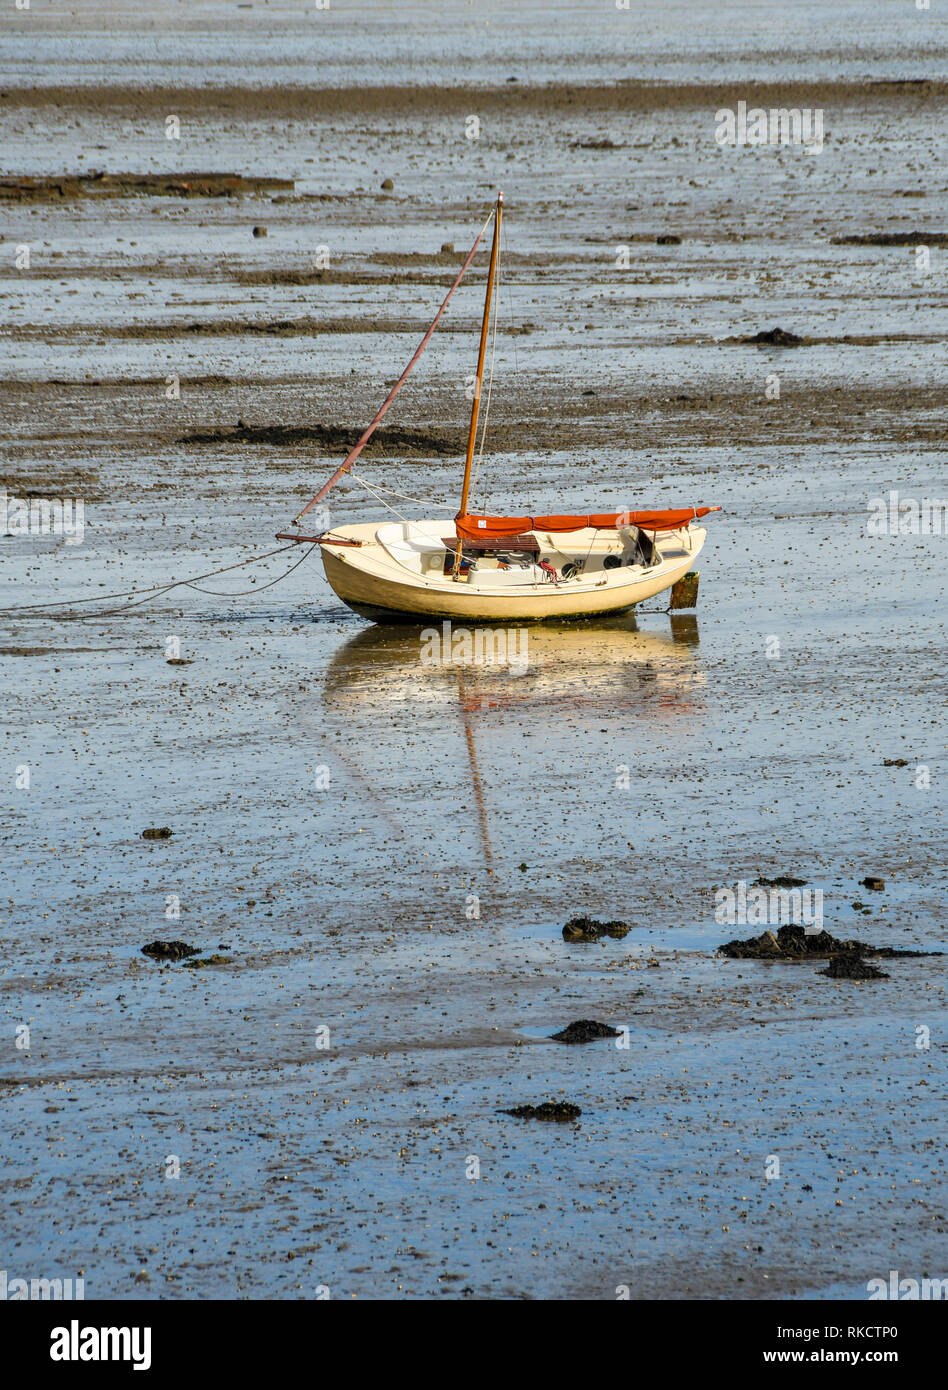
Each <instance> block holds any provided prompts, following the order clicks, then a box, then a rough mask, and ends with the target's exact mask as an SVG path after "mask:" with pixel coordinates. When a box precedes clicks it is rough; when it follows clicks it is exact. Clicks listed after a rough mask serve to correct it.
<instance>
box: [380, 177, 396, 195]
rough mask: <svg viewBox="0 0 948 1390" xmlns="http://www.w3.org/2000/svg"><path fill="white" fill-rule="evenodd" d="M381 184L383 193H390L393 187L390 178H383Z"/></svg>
mask: <svg viewBox="0 0 948 1390" xmlns="http://www.w3.org/2000/svg"><path fill="white" fill-rule="evenodd" d="M381 186H382V192H383V193H391V191H392V189H393V188H394V187H395V185H394V183H393V182H392V180H391V179H383V180H382V185H381Z"/></svg>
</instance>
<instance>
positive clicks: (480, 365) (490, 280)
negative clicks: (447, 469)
mask: <svg viewBox="0 0 948 1390" xmlns="http://www.w3.org/2000/svg"><path fill="white" fill-rule="evenodd" d="M503 206H504V195H503V193H500V192H498V194H497V210H496V213H495V216H494V241H493V244H492V246H491V248H490V269H489V270H488V272H487V294H486V296H485V298H484V321H483V323H482V324H481V345H480V349H479V351H478V354H477V376H476V378H475V381H474V403H473V405H472V406H471V430H470V434H469V435H468V440H467V459H466V461H465V464H464V486H463V488H462V489H461V510H460V512H459V513H458V515H459V516H466V515H467V499H468V494H469V492H470V490H471V465H472V464H473V462H474V442H475V435H476V433H477V415H478V411H479V410H480V404H481V379H482V378H483V375H484V353H485V351H486V349H487V329H488V327H489V325H490V302H491V296H492V294H493V292H494V272H495V271H496V269H497V250H498V247H499V246H500V217H501V213H502V211H503ZM463 545H464V542H463V541H462V539H461V537H460V536H459V537H458V543H457V548H456V550H455V552H454V572H453V577H454V578H455V579H458V578H459V576H460V571H461V552H462V549H463Z"/></svg>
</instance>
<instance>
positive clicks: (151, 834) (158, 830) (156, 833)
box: [142, 825, 173, 840]
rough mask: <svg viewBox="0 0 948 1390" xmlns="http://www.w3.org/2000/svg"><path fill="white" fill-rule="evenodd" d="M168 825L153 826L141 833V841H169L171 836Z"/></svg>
mask: <svg viewBox="0 0 948 1390" xmlns="http://www.w3.org/2000/svg"><path fill="white" fill-rule="evenodd" d="M172 833H173V832H172V830H171V826H170V825H153V826H150V827H149V829H148V830H143V831H142V839H143V840H170V839H171V836H172Z"/></svg>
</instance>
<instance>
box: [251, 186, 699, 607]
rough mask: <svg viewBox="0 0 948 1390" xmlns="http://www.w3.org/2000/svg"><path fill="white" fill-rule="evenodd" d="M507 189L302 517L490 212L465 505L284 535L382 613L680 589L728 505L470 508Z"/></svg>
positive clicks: (599, 602) (578, 602)
mask: <svg viewBox="0 0 948 1390" xmlns="http://www.w3.org/2000/svg"><path fill="white" fill-rule="evenodd" d="M502 214H503V194H501V193H499V194H498V196H497V202H496V205H495V206H494V208H493V210H492V212H491V217H490V218H488V222H487V223H485V226H484V228H483V229H482V231H481V233H480V235H479V236H478V238H477V240H476V241H475V242H474V245H473V246H472V248H471V251H470V253H469V254H468V256H467V259H466V260H465V262H464V264H463V266H462V267H461V270H460V273H459V274H458V276H457V279H456V280H455V281H454V284H453V285H452V286H451V288H450V290H449V291H448V293H447V295H446V296H445V299H444V302H443V303H442V305H441V308H440V309H439V310H438V313H437V314H436V316H435V319H434V321H433V323H432V324H431V327H430V328H429V329H428V332H427V333H426V334H425V336H424V338H423V339H422V341H421V343H420V344H419V346H418V348H417V349H416V351H415V354H414V356H413V357H412V359H411V361H410V362H409V363H408V366H407V367H406V368H405V370H404V372H403V373H402V375H401V376H400V377H399V379H398V381H397V382H396V383H395V386H394V387H393V388H392V390H391V391H390V392H389V395H388V396H387V398H386V400H385V401H384V403H383V405H382V407H381V409H380V410H379V412H378V414H377V415H376V417H375V419H374V420H373V421H372V423H371V425H369V427H368V429H367V430H366V431H365V433H364V434H363V435H362V437H361V439H360V440H359V441H358V443H357V444H356V445H355V447H354V448H353V449H352V451H351V452H350V453H349V455H348V456H347V458H346V459H345V460H344V461H343V463H342V464H340V466H339V467H338V468H337V469H336V472H335V473H334V474H333V476H332V477H331V478H330V479H329V480H328V482H327V483H325V484H324V486H323V487H322V488H321V489H320V490H319V492H318V493H317V494H316V496H315V497H314V498H313V499H312V501H311V502H309V503H308V504H307V505H306V506H305V507H304V508H303V510H302V511H301V512H300V513H299V515H298V516H297V518H296V521H295V523H294V525H295V526H297V527H299V525H300V523H301V522H302V519H303V517H304V516H305V515H306V513H307V512H308V511H310V509H311V508H313V507H315V506H317V505H318V504H319V503H320V502H321V501H322V499H323V498H324V497H325V496H326V494H327V493H328V492H329V490H330V488H332V487H333V486H334V484H335V483H336V482H338V480H339V479H340V478H341V477H343V476H344V475H345V474H346V473H347V472H348V470H349V469H350V468H351V466H352V464H353V463H354V462H355V460H356V458H358V456H359V454H360V453H361V452H362V449H363V448H364V447H365V445H366V443H367V442H368V440H369V439H370V438H371V436H372V434H373V433H374V432H375V429H376V427H377V426H378V424H379V422H380V420H381V419H382V417H383V415H384V414H385V412H386V411H387V410H388V408H389V406H390V405H391V403H392V401H393V400H394V399H395V397H396V395H397V394H398V392H399V390H400V389H401V387H402V385H403V383H404V381H405V380H406V378H407V377H408V374H409V373H410V372H411V370H412V368H413V367H414V365H415V363H416V362H417V361H418V358H419V357H420V356H421V354H422V352H423V351H424V349H425V347H426V346H427V344H428V341H429V339H430V338H431V335H432V333H433V332H434V330H435V327H436V326H437V323H438V320H439V319H440V317H441V315H442V314H443V313H444V311H445V308H446V307H447V304H448V301H449V300H450V298H451V296H452V294H453V293H454V291H455V289H456V288H457V286H458V285H459V284H460V282H461V279H462V277H463V276H464V273H465V272H466V270H467V268H468V266H469V265H470V264H471V261H472V260H473V258H474V254H475V252H476V250H477V247H478V245H479V243H480V241H481V239H482V238H483V236H484V234H485V232H486V230H487V227H488V226H489V224H490V221H491V219H492V220H493V224H494V234H493V243H492V246H491V255H490V268H489V270H488V276H487V291H486V295H485V301H484V317H483V322H482V325H481V336H480V346H479V350H478V357H477V373H476V377H475V386H474V399H473V404H472V407H471V421H470V429H469V434H468V445H467V457H466V460H465V466H464V480H463V485H462V489H461V505H460V508H459V510H458V514H457V515H456V516H455V517H454V518H452V519H444V520H430V519H422V520H418V521H414V520H401V519H399V520H397V521H388V522H384V523H382V524H379V523H377V522H368V523H354V524H352V525H342V526H333V527H332V528H331V529H329V530H326V531H321V532H319V533H318V534H317V535H303V534H301V533H300V532H299V531H288V532H281V533H280V534H279V536H278V539H280V540H292V541H299V542H316V543H317V544H318V545H319V547H320V550H321V553H322V557H323V565H324V568H325V571H326V578H327V579H328V580H329V583H330V584H331V585H332V588H333V589H334V590H335V592H336V594H337V595H338V596H339V598H340V599H342V601H343V602H344V603H346V604H348V606H349V607H350V608H352V609H354V610H355V612H356V613H359V614H360V615H361V616H363V617H365V618H370V619H372V620H373V621H375V622H383V623H385V622H404V621H409V622H423V621H424V620H426V619H431V618H437V619H448V620H459V621H464V622H472V623H494V622H496V623H509V622H538V621H542V620H544V619H556V620H560V621H562V620H563V619H564V618H595V617H599V616H602V615H604V614H611V613H620V612H623V611H625V610H628V609H630V608H633V607H634V606H635V604H637V603H641V602H642V601H643V599H648V598H652V597H653V596H654V595H655V594H659V593H662V592H664V591H665V590H667V589H670V588H672V586H673V585H674V584H676V583H677V582H678V581H679V580H681V579H683V578H684V576H685V575H686V574H687V573H688V572H689V571H691V570H692V569H693V566H694V562H695V560H696V559H697V557H698V554H699V553H700V551H701V548H702V546H703V544H704V541H705V537H706V534H707V533H706V531H705V530H704V529H703V528H702V527H695V526H693V523H694V522H695V521H697V520H698V519H699V518H700V517H703V516H706V515H707V514H708V513H709V512H714V511H720V510H721V509H720V507H686V508H678V509H674V510H666V511H648V510H634V509H629V510H627V511H624V512H598V513H589V514H585V515H578V516H577V515H558V514H557V515H548V516H532V515H524V516H487V515H479V514H474V515H472V514H470V513H469V512H468V500H469V496H470V488H471V470H472V464H473V460H474V448H475V438H476V432H477V422H478V414H479V408H480V399H481V382H482V379H483V373H484V356H485V351H486V346H487V337H488V330H489V327H490V322H491V312H492V301H493V293H494V285H495V281H496V269H497V258H498V250H499V246H500V223H501V217H502Z"/></svg>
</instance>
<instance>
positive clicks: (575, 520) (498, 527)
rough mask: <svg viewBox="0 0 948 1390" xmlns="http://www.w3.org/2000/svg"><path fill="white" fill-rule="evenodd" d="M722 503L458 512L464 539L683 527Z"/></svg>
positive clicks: (458, 521) (666, 529) (663, 529)
mask: <svg viewBox="0 0 948 1390" xmlns="http://www.w3.org/2000/svg"><path fill="white" fill-rule="evenodd" d="M720 510H721V508H720V507H681V508H679V509H678V510H676V511H664V512H592V513H590V514H589V515H588V516H471V515H468V516H456V517H455V518H454V522H455V526H456V527H457V533H458V535H459V536H460V537H461V538H462V540H472V541H476V540H478V539H480V538H491V537H494V536H522V535H523V534H524V533H525V532H527V531H581V530H582V529H583V528H584V527H586V526H593V527H596V528H598V529H601V530H604V531H614V530H615V529H616V528H617V527H623V526H638V527H639V528H640V529H641V530H642V531H680V530H681V529H682V527H684V526H687V525H688V523H689V522H691V521H695V520H697V518H698V517H700V516H707V515H708V513H709V512H719V511H720Z"/></svg>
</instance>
